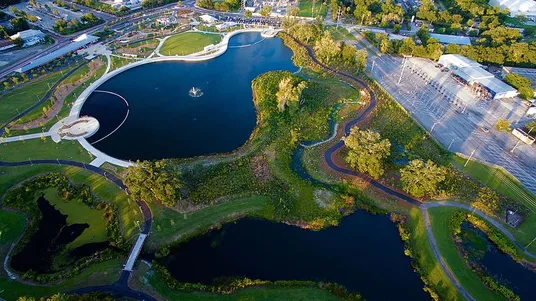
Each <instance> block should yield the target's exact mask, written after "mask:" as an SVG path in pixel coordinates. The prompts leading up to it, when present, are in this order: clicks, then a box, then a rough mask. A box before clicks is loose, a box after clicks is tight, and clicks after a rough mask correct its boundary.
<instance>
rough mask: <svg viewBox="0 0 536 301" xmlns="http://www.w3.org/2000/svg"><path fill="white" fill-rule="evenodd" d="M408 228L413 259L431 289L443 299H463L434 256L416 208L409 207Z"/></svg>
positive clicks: (422, 220) (422, 221)
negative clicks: (413, 253)
mask: <svg viewBox="0 0 536 301" xmlns="http://www.w3.org/2000/svg"><path fill="white" fill-rule="evenodd" d="M408 228H409V230H410V231H411V246H412V247H413V250H415V251H417V254H415V255H416V258H415V260H416V261H417V262H418V264H419V266H421V267H422V269H423V271H422V272H423V274H424V275H422V276H424V277H425V278H426V279H428V281H430V286H431V287H432V289H434V290H436V291H438V293H439V295H440V296H442V297H444V298H445V300H464V298H463V296H462V295H461V294H460V293H459V292H458V290H457V289H456V287H455V286H454V285H453V284H452V282H451V281H450V279H449V278H448V277H447V275H446V274H445V272H443V269H442V268H441V266H440V265H439V261H438V260H437V259H436V257H435V256H434V253H433V251H432V246H431V245H430V242H429V240H428V235H427V233H426V228H425V226H424V219H423V218H422V214H421V212H420V210H419V209H418V208H412V209H411V211H410V214H409V219H408Z"/></svg>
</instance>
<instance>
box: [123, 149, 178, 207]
mask: <svg viewBox="0 0 536 301" xmlns="http://www.w3.org/2000/svg"><path fill="white" fill-rule="evenodd" d="M125 184H126V185H127V186H128V189H129V190H130V192H131V195H132V196H133V197H134V198H136V199H137V198H141V199H142V200H145V201H157V202H161V203H162V204H164V205H166V206H175V204H176V203H177V198H178V197H179V196H178V194H177V192H178V190H179V189H180V187H181V184H180V182H179V179H178V172H177V171H175V170H173V169H172V167H171V166H170V165H169V164H168V163H167V161H165V160H161V161H143V162H140V161H137V162H136V164H135V165H134V166H132V167H129V168H128V170H127V177H126V179H125Z"/></svg>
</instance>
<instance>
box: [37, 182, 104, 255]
mask: <svg viewBox="0 0 536 301" xmlns="http://www.w3.org/2000/svg"><path fill="white" fill-rule="evenodd" d="M43 193H44V194H45V199H46V200H47V201H48V202H49V203H50V204H51V205H52V206H54V207H55V208H56V209H57V210H59V211H60V212H61V214H63V215H67V225H73V224H87V225H88V226H89V227H88V228H86V229H85V230H84V232H82V234H80V236H78V237H77V238H76V239H75V240H74V241H72V242H71V243H69V244H68V245H67V248H70V249H74V248H76V247H79V246H82V245H84V244H87V243H96V242H103V241H106V240H107V236H106V223H103V222H102V217H103V212H102V211H101V210H97V209H93V208H90V207H89V206H87V205H86V204H84V203H82V202H81V200H77V201H70V202H66V201H64V200H62V199H61V198H60V197H59V196H58V191H57V189H55V188H48V189H46V190H44V191H43Z"/></svg>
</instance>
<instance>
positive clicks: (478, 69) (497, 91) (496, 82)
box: [439, 54, 517, 99]
mask: <svg viewBox="0 0 536 301" xmlns="http://www.w3.org/2000/svg"><path fill="white" fill-rule="evenodd" d="M439 63H440V64H442V65H443V66H445V67H448V68H449V69H451V70H453V72H454V74H455V75H457V76H458V77H459V78H461V79H462V80H463V81H465V82H466V83H468V84H469V85H473V84H478V85H480V86H482V87H484V88H486V89H487V90H488V91H489V92H490V93H491V95H492V97H493V99H501V98H511V97H515V96H517V90H516V89H515V88H513V87H511V86H509V85H507V84H506V83H505V82H503V81H502V80H500V79H498V78H496V77H495V76H494V75H493V74H491V73H489V72H488V71H487V70H485V69H484V68H483V66H482V65H480V64H479V63H477V62H475V61H473V60H471V59H468V58H466V57H464V56H462V55H459V54H445V55H442V56H441V57H440V58H439Z"/></svg>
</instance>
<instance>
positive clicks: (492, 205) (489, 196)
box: [473, 187, 499, 213]
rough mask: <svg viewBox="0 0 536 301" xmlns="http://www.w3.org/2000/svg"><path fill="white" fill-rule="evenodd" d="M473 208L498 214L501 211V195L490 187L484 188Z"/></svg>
mask: <svg viewBox="0 0 536 301" xmlns="http://www.w3.org/2000/svg"><path fill="white" fill-rule="evenodd" d="M473 207H475V208H476V209H480V210H483V211H486V212H490V213H493V212H496V211H497V210H499V195H498V194H497V193H496V192H495V191H493V190H491V189H489V188H488V187H482V188H480V191H479V192H478V195H477V197H476V199H475V201H474V203H473Z"/></svg>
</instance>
